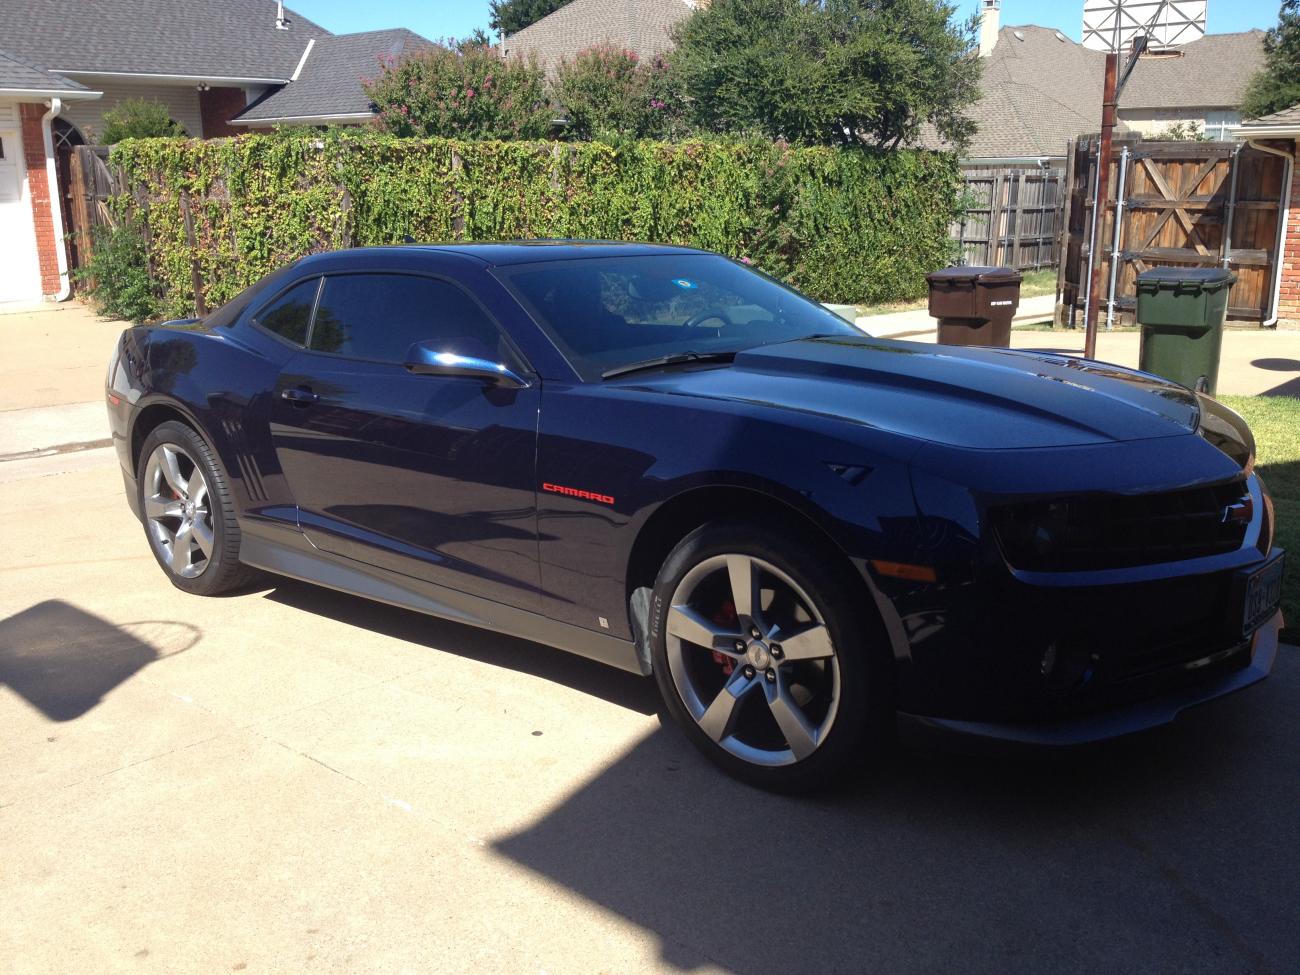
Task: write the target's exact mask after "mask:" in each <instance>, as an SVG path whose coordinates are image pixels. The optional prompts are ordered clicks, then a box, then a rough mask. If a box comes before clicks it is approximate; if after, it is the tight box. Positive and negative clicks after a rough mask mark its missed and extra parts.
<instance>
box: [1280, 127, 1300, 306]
mask: <svg viewBox="0 0 1300 975" xmlns="http://www.w3.org/2000/svg"><path fill="white" fill-rule="evenodd" d="M1297 145H1300V143H1295V142H1293V143H1291V148H1292V151H1293V152H1294V151H1295V149H1296V147H1297ZM1277 316H1278V321H1279V322H1286V323H1289V324H1296V323H1300V159H1296V160H1295V163H1294V164H1293V166H1292V168H1291V202H1290V205H1289V206H1288V208H1287V217H1286V239H1285V240H1284V241H1283V242H1282V289H1281V291H1280V292H1279V294H1278V298H1277Z"/></svg>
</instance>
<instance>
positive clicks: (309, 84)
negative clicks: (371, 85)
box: [235, 28, 431, 124]
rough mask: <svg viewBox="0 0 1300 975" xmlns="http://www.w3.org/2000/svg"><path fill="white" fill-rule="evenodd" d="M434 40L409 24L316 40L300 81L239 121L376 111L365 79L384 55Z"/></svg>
mask: <svg viewBox="0 0 1300 975" xmlns="http://www.w3.org/2000/svg"><path fill="white" fill-rule="evenodd" d="M430 46H431V42H430V41H429V40H428V39H426V38H424V37H421V36H420V35H419V34H416V33H415V32H413V31H409V30H406V29H405V28H396V29H393V30H375V31H365V32H363V33H358V34H336V35H332V36H329V37H322V38H318V39H317V40H316V42H315V43H314V44H313V45H312V48H311V51H310V52H309V53H308V55H307V59H306V60H305V61H304V62H303V65H302V70H301V72H300V73H299V75H298V77H297V79H296V80H294V81H291V82H289V83H288V84H287V85H285V86H284V87H283V88H280V89H278V90H277V91H274V92H271V93H270V94H268V95H267V96H266V97H265V98H263V99H261V100H260V101H258V102H256V103H255V104H253V105H251V106H250V107H249V108H247V109H245V110H244V112H243V113H241V114H240V115H239V117H238V118H237V119H236V120H235V121H236V122H238V123H244V124H247V123H250V122H270V121H272V120H276V121H278V120H282V119H283V120H300V119H309V118H324V117H337V116H343V115H365V114H369V113H371V112H372V108H371V103H370V97H369V96H368V95H367V94H366V91H365V89H364V88H363V87H362V82H363V80H365V79H368V78H373V77H376V76H377V75H378V74H379V64H380V59H381V58H387V57H393V58H395V57H400V56H401V55H403V54H406V53H409V52H411V51H413V50H418V49H420V48H422V47H430Z"/></svg>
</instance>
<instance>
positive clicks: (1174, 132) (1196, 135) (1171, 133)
mask: <svg viewBox="0 0 1300 975" xmlns="http://www.w3.org/2000/svg"><path fill="white" fill-rule="evenodd" d="M1142 138H1143V139H1145V140H1146V141H1147V142H1209V141H1210V137H1209V136H1208V135H1206V134H1205V130H1204V129H1202V128H1201V127H1200V126H1199V125H1197V124H1196V123H1195V122H1175V123H1173V125H1169V126H1166V127H1165V128H1163V129H1161V130H1160V131H1159V132H1157V133H1155V134H1154V135H1145V136H1143V137H1142Z"/></svg>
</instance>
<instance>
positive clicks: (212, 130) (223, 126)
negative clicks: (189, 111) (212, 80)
mask: <svg viewBox="0 0 1300 975" xmlns="http://www.w3.org/2000/svg"><path fill="white" fill-rule="evenodd" d="M247 107H248V100H247V98H246V96H245V95H244V89H242V88H208V89H206V90H205V91H201V92H199V114H200V115H201V116H202V118H203V138H205V139H216V138H218V137H220V136H225V135H243V134H244V133H245V132H246V131H247V130H246V129H244V128H243V127H241V126H238V125H231V124H230V120H231V119H232V118H234V117H235V116H236V115H238V114H239V113H240V112H242V111H243V110H244V109H245V108H247ZM192 134H193V135H198V134H199V133H197V132H195V133H192Z"/></svg>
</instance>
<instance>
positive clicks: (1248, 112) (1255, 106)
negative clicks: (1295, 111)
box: [1241, 0, 1300, 118]
mask: <svg viewBox="0 0 1300 975" xmlns="http://www.w3.org/2000/svg"><path fill="white" fill-rule="evenodd" d="M1296 104H1300V0H1283V2H1282V8H1281V9H1280V10H1279V11H1278V14H1277V26H1276V27H1274V28H1273V29H1272V30H1270V31H1269V32H1268V33H1267V34H1265V35H1264V66H1263V67H1262V68H1260V69H1259V71H1258V72H1256V73H1255V76H1254V77H1253V78H1252V79H1251V80H1250V85H1249V86H1248V87H1247V88H1246V97H1245V99H1244V100H1243V101H1242V104H1241V113H1242V114H1243V115H1245V116H1246V117H1247V118H1260V117H1261V116H1264V115H1270V114H1272V113H1273V112H1280V111H1282V109H1284V108H1290V107H1291V106H1292V105H1296Z"/></svg>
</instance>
